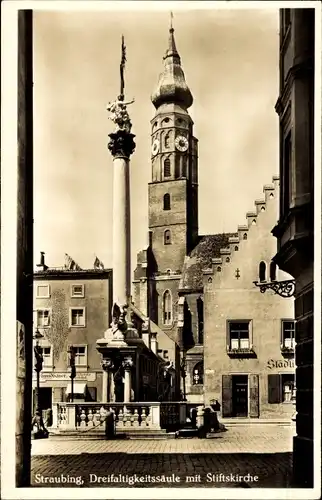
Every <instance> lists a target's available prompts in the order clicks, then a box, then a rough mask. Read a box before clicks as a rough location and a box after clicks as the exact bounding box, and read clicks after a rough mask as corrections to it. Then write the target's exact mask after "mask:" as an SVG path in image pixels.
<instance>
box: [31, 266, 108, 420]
mask: <svg viewBox="0 0 322 500" xmlns="http://www.w3.org/2000/svg"><path fill="white" fill-rule="evenodd" d="M33 309H34V328H37V329H38V330H39V331H40V333H41V334H42V335H43V336H44V338H43V339H41V340H40V341H39V344H40V346H41V348H42V355H43V360H44V361H43V369H42V371H41V373H40V389H39V398H40V399H39V401H40V408H41V409H42V410H45V409H48V408H52V406H53V404H54V403H56V402H64V401H70V400H71V379H70V348H71V346H72V347H73V348H74V351H75V367H76V378H75V379H74V387H73V389H74V401H75V402H76V401H78V402H82V401H101V400H102V383H103V382H102V371H103V370H102V366H101V355H100V354H99V352H98V351H97V349H96V340H97V339H98V338H100V337H101V336H102V332H104V331H105V330H107V329H108V328H109V325H110V322H111V318H110V315H111V310H112V271H111V269H90V270H70V269H48V268H46V266H44V267H43V268H42V270H39V271H36V272H35V274H34V308H33ZM35 385H36V380H35V375H34V380H33V387H34V388H35Z"/></svg>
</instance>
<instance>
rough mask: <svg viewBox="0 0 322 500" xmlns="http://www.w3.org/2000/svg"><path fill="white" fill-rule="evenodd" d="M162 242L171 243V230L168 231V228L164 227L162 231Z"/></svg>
mask: <svg viewBox="0 0 322 500" xmlns="http://www.w3.org/2000/svg"><path fill="white" fill-rule="evenodd" d="M164 244H165V245H171V231H170V229H166V230H165V231H164Z"/></svg>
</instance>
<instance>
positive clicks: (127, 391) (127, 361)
mask: <svg viewBox="0 0 322 500" xmlns="http://www.w3.org/2000/svg"><path fill="white" fill-rule="evenodd" d="M133 364H134V363H133V359H132V357H131V356H126V357H125V358H124V360H123V361H122V365H123V368H124V403H130V401H131V389H132V386H131V384H132V380H131V370H132V367H133Z"/></svg>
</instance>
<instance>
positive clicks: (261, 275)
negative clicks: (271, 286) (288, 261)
mask: <svg viewBox="0 0 322 500" xmlns="http://www.w3.org/2000/svg"><path fill="white" fill-rule="evenodd" d="M259 281H266V264H265V262H261V263H260V264H259Z"/></svg>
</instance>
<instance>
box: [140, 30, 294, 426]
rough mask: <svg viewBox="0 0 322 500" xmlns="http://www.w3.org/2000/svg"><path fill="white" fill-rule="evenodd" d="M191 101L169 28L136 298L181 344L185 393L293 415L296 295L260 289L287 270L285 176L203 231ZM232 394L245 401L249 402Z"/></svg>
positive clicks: (226, 409)
mask: <svg viewBox="0 0 322 500" xmlns="http://www.w3.org/2000/svg"><path fill="white" fill-rule="evenodd" d="M192 102H193V98H192V94H191V92H190V90H189V88H188V86H187V84H186V81H185V76H184V73H183V70H182V67H181V59H180V56H179V54H178V51H177V48H176V45H175V40H174V30H173V28H172V27H171V29H170V33H169V45H168V49H167V51H166V54H165V57H164V70H163V72H162V73H161V75H160V78H159V82H158V85H157V88H156V90H155V92H154V93H153V95H152V103H153V105H154V106H155V108H156V112H155V116H154V117H153V119H152V121H151V169H152V182H150V183H149V197H148V199H149V235H150V238H149V245H148V246H147V248H145V249H144V250H142V251H141V252H140V253H139V254H138V258H137V267H136V270H135V273H134V301H135V304H136V305H137V307H138V308H140V309H141V310H144V311H145V314H146V315H147V316H148V317H149V318H151V320H152V323H153V324H155V325H157V326H158V329H159V333H158V336H160V338H161V332H163V336H164V337H168V338H169V339H171V340H173V341H174V342H175V345H176V346H177V351H179V350H180V352H181V355H180V357H181V359H180V360H179V359H178V356H175V355H174V353H173V352H171V356H172V358H175V359H176V364H175V366H176V371H177V377H178V378H180V380H179V382H180V389H181V397H183V398H184V399H187V400H188V401H189V402H191V403H201V404H202V403H204V402H205V403H207V404H209V403H210V401H211V400H212V399H217V400H218V401H219V402H220V404H221V411H222V415H223V416H227V417H228V416H229V417H230V416H234V415H235V416H241V415H242V416H253V417H259V416H262V417H267V418H270V417H273V416H276V417H284V416H289V417H290V415H291V413H292V412H293V410H294V408H292V405H287V404H284V402H285V403H286V402H287V401H288V399H291V397H293V396H294V321H293V317H294V313H293V301H292V299H288V300H287V299H281V298H280V297H278V296H277V295H274V294H273V292H270V294H259V293H258V288H256V286H255V285H254V283H253V281H256V279H258V280H261V281H266V280H271V279H272V280H276V279H277V277H276V276H277V273H278V274H279V275H280V276H284V278H285V279H286V278H287V277H288V276H289V275H287V274H286V273H283V272H282V271H279V270H278V269H277V268H276V265H275V263H274V262H272V258H273V256H274V255H275V253H276V240H275V238H274V237H273V236H272V234H271V229H272V227H273V226H274V225H275V224H276V221H277V217H278V215H277V214H278V198H279V197H278V178H277V177H275V178H274V179H273V184H272V185H267V186H265V187H264V194H265V197H264V199H262V200H257V201H256V202H255V210H253V211H251V212H249V213H247V216H246V217H247V224H246V225H242V226H239V227H238V230H237V231H236V232H234V233H224V234H213V235H204V236H201V235H199V233H198V146H197V145H198V142H197V139H196V138H195V137H194V134H193V122H192V120H191V117H190V116H189V114H188V108H189V107H190V106H191V105H192ZM264 268H265V269H264ZM204 273H206V274H204ZM207 273H208V274H207ZM263 276H264V277H263ZM229 336H231V338H230V337H229ZM237 344H238V347H237V348H236V346H237ZM266 344H267V345H268V347H266ZM247 346H248V347H247ZM238 377H239V378H238ZM236 394H237V395H236ZM240 394H242V396H240ZM234 398H235V399H236V398H237V399H238V398H239V399H240V400H242V399H243V403H240V404H241V405H242V409H237V410H236V408H235V406H236V404H235V399H234Z"/></svg>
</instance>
